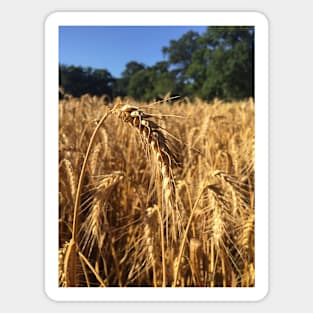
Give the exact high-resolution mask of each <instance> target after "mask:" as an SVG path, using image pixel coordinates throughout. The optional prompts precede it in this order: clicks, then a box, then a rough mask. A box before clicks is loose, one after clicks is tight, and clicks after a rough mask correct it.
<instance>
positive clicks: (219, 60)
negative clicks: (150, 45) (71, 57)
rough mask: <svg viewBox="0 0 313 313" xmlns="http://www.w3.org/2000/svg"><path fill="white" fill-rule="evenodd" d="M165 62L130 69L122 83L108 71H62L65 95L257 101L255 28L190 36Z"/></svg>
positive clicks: (168, 50) (167, 50)
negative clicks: (174, 96)
mask: <svg viewBox="0 0 313 313" xmlns="http://www.w3.org/2000/svg"><path fill="white" fill-rule="evenodd" d="M162 52H163V55H164V57H165V60H164V61H160V62H157V63H155V64H154V65H152V66H146V65H145V64H143V63H140V62H137V61H130V62H128V63H127V64H126V66H125V70H124V71H123V72H122V76H121V77H120V78H116V77H113V76H112V74H111V73H110V72H109V71H108V70H106V69H92V68H91V67H87V68H86V67H81V66H68V65H62V64H60V65H59V86H60V87H62V88H63V89H64V91H65V93H68V94H71V95H73V96H75V97H79V96H81V95H82V94H85V93H90V94H92V95H103V94H107V95H108V96H110V97H111V98H113V97H116V96H122V97H123V96H131V97H133V98H135V99H137V100H145V101H148V100H151V99H156V98H160V97H161V98H162V96H164V95H166V94H168V93H170V94H171V95H179V96H182V97H184V96H187V97H190V98H193V97H199V98H202V99H206V100H208V101H210V100H212V99H214V98H219V99H223V100H238V99H243V98H248V97H254V28H253V27H249V26H242V27H241V26H236V27H230V26H226V27H219V26H214V27H213V26H210V27H207V29H206V31H205V32H204V33H203V34H202V35H200V34H199V33H197V32H194V31H189V32H187V33H185V34H184V35H182V36H181V37H180V38H179V39H178V40H171V41H170V43H169V45H168V46H165V47H163V48H162Z"/></svg>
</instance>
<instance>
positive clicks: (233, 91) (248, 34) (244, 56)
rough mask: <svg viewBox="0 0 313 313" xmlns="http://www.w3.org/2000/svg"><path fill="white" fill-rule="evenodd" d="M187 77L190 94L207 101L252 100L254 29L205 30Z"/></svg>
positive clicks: (227, 28)
mask: <svg viewBox="0 0 313 313" xmlns="http://www.w3.org/2000/svg"><path fill="white" fill-rule="evenodd" d="M199 43H200V45H201V48H200V49H199V50H198V51H196V52H195V53H194V54H193V56H192V62H191V64H190V66H189V67H188V69H187V73H186V76H187V77H190V79H191V80H192V82H193V83H192V86H191V90H192V91H193V92H194V93H196V94H198V95H199V96H201V97H202V98H206V99H208V100H212V99H213V98H214V97H218V98H222V99H226V100H231V99H240V98H245V97H251V96H252V97H253V96H254V29H253V28H252V27H208V29H207V31H206V32H205V33H204V34H203V35H202V36H201V38H200V39H199Z"/></svg>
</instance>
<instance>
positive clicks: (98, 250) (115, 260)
mask: <svg viewBox="0 0 313 313" xmlns="http://www.w3.org/2000/svg"><path fill="white" fill-rule="evenodd" d="M89 14H91V13H89ZM129 14H131V13H129ZM141 24H142V23H138V24H137V25H136V24H135V23H129V24H127V23H125V25H124V24H123V25H106V24H105V23H103V25H101V24H99V23H95V24H90V25H88V24H87V25H86V24H85V23H82V24H79V23H71V20H69V23H63V24H62V23H59V24H58V27H57V39H58V41H57V45H56V47H54V50H55V51H54V53H55V52H56V53H57V61H58V64H57V66H58V68H57V69H56V66H55V65H56V64H55V62H53V66H54V69H53V71H54V72H53V73H57V76H58V77H57V80H54V82H55V81H57V86H55V83H54V84H53V93H54V94H53V99H54V100H55V99H57V103H55V102H56V101H51V103H50V104H49V105H53V106H55V107H54V110H57V121H55V122H56V127H57V134H54V135H57V140H58V145H57V146H58V150H57V153H58V156H57V158H58V170H57V190H58V192H57V195H54V196H57V202H55V203H57V207H54V208H53V210H54V213H53V214H54V215H53V216H57V220H56V219H53V220H50V221H49V222H51V224H52V221H53V222H55V225H52V227H54V228H55V229H57V232H56V234H57V238H54V239H53V240H55V241H56V240H57V251H55V250H51V251H50V253H49V257H52V258H54V257H55V256H53V255H52V253H54V252H55V253H56V254H57V255H56V256H57V259H58V261H57V263H58V264H57V265H58V278H56V277H54V278H53V281H54V282H55V286H54V287H57V288H58V289H64V290H66V289H71V290H73V289H74V290H75V289H82V290H83V289H91V290H95V289H100V288H98V287H104V288H106V287H108V288H107V289H115V290H120V289H124V290H125V288H118V287H130V288H126V289H127V290H130V289H136V290H138V289H137V288H132V287H141V288H140V289H139V290H141V289H147V288H145V287H153V288H148V289H149V290H157V289H163V288H164V287H166V288H164V289H166V290H172V289H176V290H182V289H187V290H190V289H192V290H197V289H199V288H195V287H202V288H201V290H208V291H209V290H213V289H215V290H216V289H219V290H223V289H228V290H235V289H244V290H247V289H254V288H255V287H256V282H257V281H258V280H257V279H258V275H260V274H261V270H260V272H258V270H256V250H257V249H258V247H256V240H255V237H256V234H255V233H256V232H255V225H256V223H257V220H256V216H257V214H256V208H258V202H256V188H255V186H256V183H255V182H256V166H255V155H256V144H257V143H256V136H255V124H256V114H255V112H256V110H255V103H256V102H257V100H258V98H257V97H258V95H257V93H256V87H255V85H256V83H258V82H260V79H259V80H258V79H256V73H255V72H256V70H255V69H256V66H255V55H256V53H255V37H256V33H257V31H258V28H257V27H256V26H255V24H253V23H251V24H248V23H243V24H242V25H241V24H239V23H234V24H233V25H232V24H229V23H225V24H223V20H221V22H220V23H218V24H217V23H215V24H209V23H207V24H204V23H201V24H200V25H199V24H196V23H194V24H191V23H190V22H188V21H186V24H185V25H181V24H180V23H177V24H176V25H175V24H174V25H168V24H166V23H165V24H164V25H163V24H162V23H161V24H160V25H154V24H153V25H141ZM264 83H265V84H266V80H265V81H264V82H262V84H264ZM260 85H261V82H260ZM56 87H57V88H56ZM259 105H263V106H267V103H261V104H259ZM265 125H266V124H265ZM55 129H56V128H55ZM265 133H266V132H265ZM265 151H266V148H265ZM55 152H56V151H55ZM53 168H54V169H55V167H53ZM265 169H266V168H265ZM257 186H258V185H257ZM263 188H265V189H266V188H267V186H263ZM264 196H265V197H266V195H264ZM265 204H266V203H265ZM46 209H47V208H46ZM258 209H259V210H263V211H266V210H267V207H264V206H263V207H259V208H258ZM260 221H261V217H260ZM260 225H261V224H260ZM261 226H262V225H261ZM49 238H50V237H49ZM264 238H266V235H265V237H264ZM55 241H54V242H55ZM260 249H261V248H260ZM261 253H262V251H261ZM46 258H47V254H46ZM54 264H55V263H54ZM259 264H260V263H259ZM261 267H262V265H261V266H260V268H261ZM265 267H266V266H265V265H264V268H265ZM51 273H55V271H52V272H51ZM51 275H52V274H51ZM260 279H261V278H260ZM57 281H58V282H57ZM56 282H57V283H56ZM69 287H75V288H69ZM80 287H87V288H80ZM88 287H92V288H88ZM109 287H115V288H109ZM160 287H161V288H160ZM104 290H105V289H104ZM74 292H75V291H74ZM124 292H125V291H124ZM138 292H140V291H138ZM151 292H152V291H151ZM195 292H196V291H195Z"/></svg>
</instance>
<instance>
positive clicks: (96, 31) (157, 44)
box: [59, 26, 206, 77]
mask: <svg viewBox="0 0 313 313" xmlns="http://www.w3.org/2000/svg"><path fill="white" fill-rule="evenodd" d="M205 29H206V27H204V26H203V27H201V26H61V27H60V28H59V63H61V64H66V65H76V66H78V65H81V66H84V67H87V66H91V67H93V68H100V69H107V70H108V71H109V72H110V73H111V74H112V75H113V76H114V77H120V76H121V72H122V71H123V70H124V69H125V65H126V63H127V62H129V61H137V62H142V63H144V64H145V65H148V66H150V65H153V64H154V63H156V62H158V61H162V60H165V58H164V56H163V54H162V47H163V46H168V45H169V42H170V40H172V39H176V40H177V39H179V38H180V37H181V36H182V35H183V34H184V33H186V32H187V31H189V30H194V31H197V32H198V33H200V34H202V33H203V32H204V31H205Z"/></svg>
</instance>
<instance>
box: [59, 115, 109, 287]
mask: <svg viewBox="0 0 313 313" xmlns="http://www.w3.org/2000/svg"><path fill="white" fill-rule="evenodd" d="M110 113H111V111H108V112H107V113H105V114H104V115H103V116H102V118H101V120H100V121H99V123H98V124H97V126H96V128H95V130H94V131H93V134H92V135H91V138H90V140H89V144H88V148H87V151H86V155H85V159H84V162H83V165H82V168H81V171H80V176H79V180H78V185H77V190H76V197H75V204H74V212H73V226H72V238H71V241H70V246H69V249H68V250H67V254H68V255H67V258H66V259H67V260H68V262H71V265H70V274H69V275H70V283H71V286H75V285H76V251H74V250H73V249H74V248H76V245H77V227H78V222H77V219H78V211H79V207H80V196H81V191H82V185H83V180H84V177H85V172H86V166H87V161H88V158H89V155H90V151H91V148H92V145H93V142H94V138H95V136H96V134H97V132H98V130H99V128H100V127H101V125H102V123H103V122H104V121H105V119H106V118H107V117H108V115H109V114H110ZM65 266H66V267H68V264H66V265H65Z"/></svg>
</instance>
